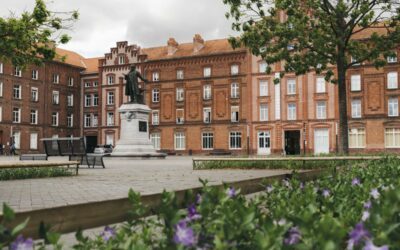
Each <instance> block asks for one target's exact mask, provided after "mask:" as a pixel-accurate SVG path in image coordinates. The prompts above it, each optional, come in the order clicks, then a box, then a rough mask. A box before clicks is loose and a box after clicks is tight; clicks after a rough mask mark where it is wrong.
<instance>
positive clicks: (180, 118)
mask: <svg viewBox="0 0 400 250" xmlns="http://www.w3.org/2000/svg"><path fill="white" fill-rule="evenodd" d="M184 117H185V112H184V110H183V109H177V110H176V124H183V123H184Z"/></svg>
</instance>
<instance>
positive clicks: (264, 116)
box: [260, 104, 268, 121]
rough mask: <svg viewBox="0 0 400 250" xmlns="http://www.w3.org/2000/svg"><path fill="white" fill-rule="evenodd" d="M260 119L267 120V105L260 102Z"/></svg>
mask: <svg viewBox="0 0 400 250" xmlns="http://www.w3.org/2000/svg"><path fill="white" fill-rule="evenodd" d="M260 121H268V105H267V104H260Z"/></svg>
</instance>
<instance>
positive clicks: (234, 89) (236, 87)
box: [231, 82, 240, 98]
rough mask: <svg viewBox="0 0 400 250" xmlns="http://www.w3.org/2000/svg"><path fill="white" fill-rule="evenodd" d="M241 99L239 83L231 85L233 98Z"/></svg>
mask: <svg viewBox="0 0 400 250" xmlns="http://www.w3.org/2000/svg"><path fill="white" fill-rule="evenodd" d="M239 97H240V88H239V83H237V82H234V83H231V98H239Z"/></svg>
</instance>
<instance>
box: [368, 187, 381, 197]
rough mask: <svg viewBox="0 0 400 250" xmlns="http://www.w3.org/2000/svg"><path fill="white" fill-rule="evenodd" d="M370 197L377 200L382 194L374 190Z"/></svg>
mask: <svg viewBox="0 0 400 250" xmlns="http://www.w3.org/2000/svg"><path fill="white" fill-rule="evenodd" d="M370 195H371V196H372V198H374V199H375V200H376V199H378V198H379V196H380V193H379V191H378V189H376V188H374V189H372V190H371V192H370Z"/></svg>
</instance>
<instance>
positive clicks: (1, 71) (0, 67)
mask: <svg viewBox="0 0 400 250" xmlns="http://www.w3.org/2000/svg"><path fill="white" fill-rule="evenodd" d="M3 72H4V71H3V63H2V62H0V74H3Z"/></svg>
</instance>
